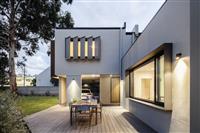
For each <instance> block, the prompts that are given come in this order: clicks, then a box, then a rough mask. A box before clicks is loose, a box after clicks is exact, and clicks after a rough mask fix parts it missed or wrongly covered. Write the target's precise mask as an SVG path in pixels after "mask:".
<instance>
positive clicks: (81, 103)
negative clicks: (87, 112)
mask: <svg viewBox="0 0 200 133" xmlns="http://www.w3.org/2000/svg"><path fill="white" fill-rule="evenodd" d="M83 105H88V106H97V105H98V103H97V102H93V101H91V102H87V101H83V100H81V101H78V102H75V103H73V104H72V106H83Z"/></svg>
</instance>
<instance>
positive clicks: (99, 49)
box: [94, 37, 101, 59]
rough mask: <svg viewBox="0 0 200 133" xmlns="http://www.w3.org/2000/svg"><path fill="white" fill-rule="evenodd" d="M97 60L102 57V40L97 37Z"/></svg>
mask: <svg viewBox="0 0 200 133" xmlns="http://www.w3.org/2000/svg"><path fill="white" fill-rule="evenodd" d="M94 40H95V59H100V56H101V39H100V37H96V38H95V39H94Z"/></svg>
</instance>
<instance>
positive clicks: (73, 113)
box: [68, 102, 76, 120]
mask: <svg viewBox="0 0 200 133" xmlns="http://www.w3.org/2000/svg"><path fill="white" fill-rule="evenodd" d="M73 103H74V102H70V103H69V104H68V105H69V111H70V110H71V106H72V104H73ZM71 111H72V120H73V119H74V118H75V115H76V110H75V107H74V108H72V110H71Z"/></svg>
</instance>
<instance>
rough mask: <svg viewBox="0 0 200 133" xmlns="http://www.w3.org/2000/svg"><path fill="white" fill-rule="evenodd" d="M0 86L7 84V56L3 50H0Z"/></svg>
mask: <svg viewBox="0 0 200 133" xmlns="http://www.w3.org/2000/svg"><path fill="white" fill-rule="evenodd" d="M0 64H1V65H0V87H3V86H4V85H5V84H8V57H7V54H6V53H5V52H0Z"/></svg>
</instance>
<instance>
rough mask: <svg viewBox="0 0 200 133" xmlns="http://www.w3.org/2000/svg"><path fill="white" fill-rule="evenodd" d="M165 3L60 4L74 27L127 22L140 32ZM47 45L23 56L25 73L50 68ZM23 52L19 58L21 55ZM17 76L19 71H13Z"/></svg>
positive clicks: (94, 0)
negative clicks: (137, 26)
mask: <svg viewBox="0 0 200 133" xmlns="http://www.w3.org/2000/svg"><path fill="white" fill-rule="evenodd" d="M164 1H165V0H74V1H73V3H72V5H66V4H63V5H62V10H63V11H69V12H71V14H72V17H73V19H74V21H75V27H122V26H123V23H124V22H127V31H131V30H132V28H133V26H134V25H135V24H139V27H140V31H142V30H143V29H144V28H145V27H146V25H147V24H148V23H149V21H150V20H151V19H152V17H153V16H154V15H155V13H156V12H157V11H158V9H159V8H160V7H161V5H162V4H163V3H164ZM47 50H48V47H47V45H45V44H44V45H42V44H40V50H39V51H38V52H37V53H36V54H35V55H34V56H32V57H27V58H28V61H27V62H26V65H27V68H26V69H27V73H28V74H31V75H35V74H39V73H40V72H42V71H43V70H45V69H46V68H47V67H49V66H50V57H49V56H47V53H46V52H47ZM23 54H24V53H23V52H22V53H21V54H20V56H23ZM17 73H18V74H19V73H20V70H19V69H17Z"/></svg>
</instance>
